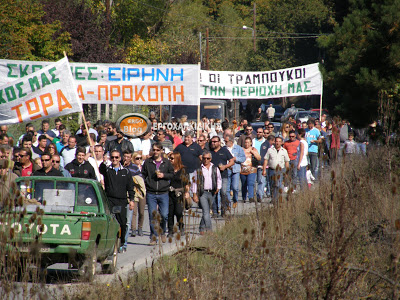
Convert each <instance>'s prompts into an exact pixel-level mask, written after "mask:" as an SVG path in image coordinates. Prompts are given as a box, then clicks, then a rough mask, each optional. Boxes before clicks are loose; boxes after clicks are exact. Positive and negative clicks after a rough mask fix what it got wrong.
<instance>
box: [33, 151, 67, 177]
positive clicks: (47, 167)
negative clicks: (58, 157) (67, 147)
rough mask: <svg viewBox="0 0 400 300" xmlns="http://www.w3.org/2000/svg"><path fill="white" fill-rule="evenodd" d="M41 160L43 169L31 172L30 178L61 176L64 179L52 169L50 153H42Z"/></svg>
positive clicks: (57, 171)
mask: <svg viewBox="0 0 400 300" xmlns="http://www.w3.org/2000/svg"><path fill="white" fill-rule="evenodd" d="M41 160H42V165H43V168H41V169H39V170H37V171H35V172H33V174H32V176H62V177H64V176H63V174H62V173H61V172H60V171H59V170H57V169H54V168H53V164H52V161H51V155H50V153H47V152H45V153H43V154H42V157H41Z"/></svg>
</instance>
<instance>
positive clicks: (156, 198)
mask: <svg viewBox="0 0 400 300" xmlns="http://www.w3.org/2000/svg"><path fill="white" fill-rule="evenodd" d="M146 202H147V208H148V210H149V223H150V239H151V238H152V237H153V235H154V236H158V233H157V231H156V230H155V226H154V225H155V224H153V223H155V222H153V211H157V205H158V211H159V213H160V215H161V222H160V227H161V230H162V234H165V232H166V231H167V222H168V207H169V196H168V193H165V194H159V195H156V194H151V193H147V194H146Z"/></svg>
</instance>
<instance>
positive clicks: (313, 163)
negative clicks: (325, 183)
mask: <svg viewBox="0 0 400 300" xmlns="http://www.w3.org/2000/svg"><path fill="white" fill-rule="evenodd" d="M308 157H309V158H310V170H311V174H312V175H313V176H314V178H315V180H318V179H317V178H318V153H314V152H308Z"/></svg>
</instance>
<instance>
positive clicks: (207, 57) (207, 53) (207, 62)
mask: <svg viewBox="0 0 400 300" xmlns="http://www.w3.org/2000/svg"><path fill="white" fill-rule="evenodd" d="M209 50H210V48H209V46H208V28H207V30H206V70H210V53H209Z"/></svg>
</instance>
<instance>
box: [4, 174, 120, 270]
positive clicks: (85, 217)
mask: <svg viewBox="0 0 400 300" xmlns="http://www.w3.org/2000/svg"><path fill="white" fill-rule="evenodd" d="M16 183H17V187H18V189H19V191H20V193H21V196H22V198H21V197H20V199H23V205H22V206H21V202H22V201H21V200H19V202H20V203H19V206H16V211H17V212H19V213H17V214H9V217H8V218H7V219H6V220H3V223H1V225H0V226H3V230H5V229H7V227H8V229H10V228H13V230H14V232H15V235H14V236H15V238H14V241H13V242H12V243H10V247H12V248H15V250H16V251H19V252H32V251H33V249H32V245H33V244H34V242H35V241H37V240H39V241H40V243H39V245H40V247H39V249H36V251H35V252H36V253H37V252H39V253H40V254H41V255H40V256H41V257H40V260H41V267H48V266H49V265H52V264H55V263H68V266H69V268H71V269H75V268H76V269H78V270H79V273H80V274H81V275H84V274H85V275H87V276H90V277H91V278H92V277H93V276H94V275H95V273H96V264H97V262H100V263H101V264H102V270H103V272H104V273H108V274H110V273H114V272H115V269H116V264H117V253H118V248H119V235H120V226H119V224H118V222H117V220H116V219H115V216H114V213H118V211H117V210H115V211H113V212H111V211H110V206H109V203H108V199H107V196H106V195H105V193H104V190H103V188H102V186H101V185H100V183H99V182H97V181H95V180H90V179H80V178H64V177H42V176H31V177H20V178H18V179H17V180H16ZM21 216H22V217H21ZM5 227H6V228H5ZM36 244H37V243H36Z"/></svg>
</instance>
